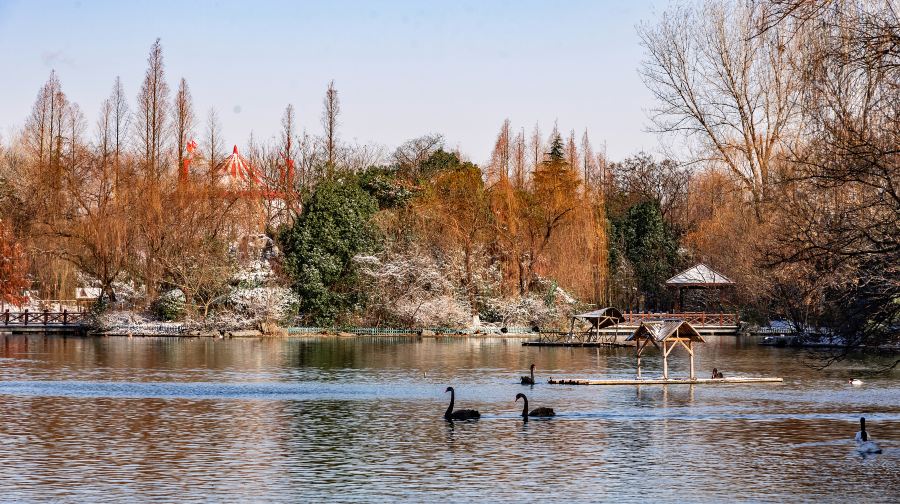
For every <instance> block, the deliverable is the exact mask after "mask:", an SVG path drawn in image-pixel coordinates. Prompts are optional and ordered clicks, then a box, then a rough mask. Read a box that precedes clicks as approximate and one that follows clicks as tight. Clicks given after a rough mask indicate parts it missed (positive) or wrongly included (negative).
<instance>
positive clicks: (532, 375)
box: [531, 366, 534, 381]
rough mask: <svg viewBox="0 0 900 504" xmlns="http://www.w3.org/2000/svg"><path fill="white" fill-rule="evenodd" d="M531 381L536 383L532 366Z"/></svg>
mask: <svg viewBox="0 0 900 504" xmlns="http://www.w3.org/2000/svg"><path fill="white" fill-rule="evenodd" d="M531 381H534V366H531Z"/></svg>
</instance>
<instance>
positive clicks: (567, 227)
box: [0, 0, 900, 344]
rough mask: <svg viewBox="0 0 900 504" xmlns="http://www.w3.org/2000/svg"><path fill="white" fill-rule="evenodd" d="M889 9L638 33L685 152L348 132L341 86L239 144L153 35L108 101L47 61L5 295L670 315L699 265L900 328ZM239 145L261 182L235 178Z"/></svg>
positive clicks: (666, 22)
mask: <svg viewBox="0 0 900 504" xmlns="http://www.w3.org/2000/svg"><path fill="white" fill-rule="evenodd" d="M898 13H900V7H898V3H897V2H896V1H895V0H872V1H813V2H808V1H799V0H797V1H774V0H773V1H756V2H744V1H734V2H732V1H720V0H715V1H706V2H693V3H678V4H675V5H674V6H673V7H671V8H670V9H668V10H667V11H666V12H665V13H664V14H663V15H661V16H659V17H658V19H657V20H654V21H648V22H647V23H645V24H642V25H641V26H639V27H638V31H639V34H640V37H641V40H642V41H643V47H644V49H645V59H644V60H643V61H642V62H640V67H639V70H640V72H641V74H642V76H643V78H644V81H645V83H646V85H647V86H648V88H649V89H650V90H651V91H652V93H653V95H654V96H655V99H656V101H655V105H654V106H655V108H654V110H653V111H652V115H651V117H650V124H651V127H652V128H653V129H654V130H657V131H658V132H659V133H660V135H661V140H662V141H661V144H660V145H661V146H672V148H671V152H669V150H667V149H666V148H664V147H661V148H660V152H669V153H668V155H658V154H657V155H651V154H648V153H643V152H638V153H634V155H632V156H630V157H628V158H626V159H621V160H609V159H607V158H606V156H605V154H604V149H603V148H602V147H601V145H602V144H599V143H594V142H593V141H592V140H591V138H590V137H589V134H588V132H587V131H584V130H575V129H564V128H563V127H562V126H560V125H555V124H554V125H549V127H547V128H546V130H542V128H541V127H540V126H539V125H513V124H510V122H509V121H505V122H503V123H502V124H500V125H498V126H499V128H498V129H499V131H498V134H497V138H496V143H495V148H494V151H493V154H492V156H491V158H490V159H489V160H487V161H485V162H480V163H478V164H476V163H475V162H473V161H472V160H470V159H469V158H468V157H467V156H466V155H465V153H464V152H460V151H458V150H454V149H448V148H447V146H446V145H445V144H444V142H443V139H442V137H441V136H440V135H437V134H425V135H423V136H421V137H419V138H415V139H411V140H409V141H408V142H406V143H404V144H402V145H400V146H397V147H396V148H395V149H392V150H389V149H385V148H382V147H379V146H368V145H358V144H351V143H347V142H345V141H343V139H342V138H341V127H340V126H341V121H340V119H341V107H340V95H339V92H338V89H337V88H336V86H335V83H333V82H332V83H329V84H328V85H327V88H326V89H325V96H324V98H323V110H322V115H321V117H317V118H301V117H296V115H295V113H294V110H293V108H292V107H291V106H290V105H287V106H286V108H285V110H284V114H283V116H282V117H281V126H282V127H281V133H280V134H279V135H278V136H277V137H275V138H269V139H258V138H249V139H242V140H240V141H238V140H237V139H229V140H228V143H227V144H226V139H225V138H223V136H222V134H221V131H220V130H221V128H220V126H219V122H218V119H217V116H216V112H215V110H210V111H208V112H206V113H200V112H198V111H195V110H194V108H193V106H192V98H191V92H190V88H189V86H188V83H187V81H186V80H185V79H184V78H180V79H173V78H172V77H171V76H169V75H167V74H166V72H165V64H164V57H163V47H162V45H161V43H160V41H156V43H154V44H153V45H152V47H151V50H150V54H149V57H148V59H147V70H146V74H145V76H144V79H143V81H142V82H140V83H133V84H131V86H134V87H133V89H129V84H128V83H126V82H123V81H122V80H121V79H119V78H115V79H114V80H112V82H111V92H110V95H109V98H108V99H107V100H106V101H105V102H104V103H103V105H102V107H101V108H100V110H99V111H98V112H97V114H96V115H95V116H94V117H92V118H88V117H86V116H85V114H84V113H83V112H82V111H81V109H80V108H79V106H78V105H77V103H76V102H75V99H76V97H72V96H68V95H67V94H66V92H65V90H64V86H63V82H62V77H61V76H59V75H57V74H56V73H55V72H54V73H51V74H50V76H49V78H48V80H47V82H46V83H45V84H44V85H43V87H41V89H40V90H38V92H37V97H36V100H35V103H34V107H33V110H32V113H31V115H30V116H29V117H28V118H26V120H25V123H24V127H23V128H22V130H21V131H19V132H18V133H17V134H16V135H14V136H11V137H9V138H6V139H4V141H2V142H0V218H2V221H0V233H2V235H3V239H2V243H0V256H2V257H0V259H2V261H0V271H2V276H0V282H2V285H0V290H2V295H3V301H4V302H5V303H14V304H17V303H22V302H23V299H22V294H23V292H24V291H25V290H26V289H27V290H29V291H31V292H36V293H38V294H39V297H41V298H42V299H69V298H71V297H72V295H73V294H72V293H73V291H74V289H75V287H76V286H95V287H99V288H101V289H102V300H103V302H102V303H101V306H105V307H110V306H111V307H116V306H120V307H121V306H127V307H129V308H131V309H136V310H150V311H154V312H155V313H157V314H158V315H159V316H163V317H167V318H183V319H189V320H194V321H207V320H212V319H215V317H217V316H225V314H228V313H232V312H234V311H236V310H237V311H240V310H245V311H250V312H253V311H254V310H256V311H258V310H259V308H258V306H257V305H254V304H253V303H262V304H263V305H265V307H266V310H264V311H266V312H267V313H272V314H274V315H272V316H275V317H277V318H280V319H284V320H282V322H292V323H304V324H326V325H327V324H335V323H337V324H364V325H382V326H384V325H402V326H470V325H472V324H473V323H497V324H504V325H535V324H538V325H554V324H557V323H559V321H560V320H561V319H562V318H564V317H565V316H567V315H568V314H569V313H571V312H572V311H573V310H577V309H583V308H586V307H589V306H591V305H599V306H606V305H613V306H617V307H620V308H622V309H632V310H668V309H671V308H672V301H673V300H672V299H671V293H669V292H666V290H665V288H664V286H663V283H664V281H665V280H666V279H667V278H668V277H670V276H671V275H673V274H674V273H676V272H677V271H678V270H679V269H680V268H683V267H687V266H691V265H693V264H694V263H696V262H701V261H702V262H705V263H707V264H709V265H710V266H712V267H713V268H715V269H717V270H719V271H721V272H722V273H724V274H726V275H728V276H729V277H730V278H731V279H733V280H734V281H735V282H736V288H735V289H734V292H732V293H731V294H730V295H729V296H727V297H726V299H724V300H722V301H721V302H720V301H719V300H708V301H707V308H708V309H711V310H738V311H740V312H741V314H742V316H743V318H744V319H745V320H750V321H764V320H768V319H771V318H784V319H788V320H791V321H793V322H795V323H797V324H798V325H800V326H802V327H810V328H815V327H830V328H835V329H836V330H839V331H840V332H842V333H844V334H847V335H850V336H852V337H853V338H855V340H854V342H855V343H858V344H869V343H876V342H881V341H885V340H888V339H892V338H896V337H897V332H898V326H900V17H898ZM597 50H604V49H603V48H597ZM547 99H548V100H552V97H547ZM273 120H274V119H273ZM435 129H440V125H435ZM232 143H237V144H238V145H240V146H241V152H242V154H243V155H244V156H245V157H246V159H247V161H248V162H249V164H250V165H251V166H253V167H254V168H255V169H256V170H259V172H261V175H262V176H261V177H260V180H257V181H252V180H251V181H249V182H248V181H244V182H242V185H240V184H235V183H234V181H228V180H226V178H227V177H224V175H223V172H222V163H223V161H224V160H225V158H226V156H227V155H228V154H230V149H229V147H230V145H231V144H232ZM259 243H262V244H263V245H261V246H260V245H258V244H259ZM266 244H267V245H266ZM261 251H262V252H261ZM261 263H264V264H261ZM240 289H243V291H242V292H244V293H245V294H246V292H248V289H249V290H250V291H252V292H253V293H255V294H254V295H255V296H256V297H255V298H253V299H251V300H250V301H247V299H244V298H241V295H236V294H235V293H236V292H237V291H239V290H240ZM254 289H255V290H254ZM173 293H174V294H173ZM251 297H253V296H251ZM245 298H246V296H245ZM242 299H243V301H242ZM173 300H174V304H173ZM248 303H249V304H248ZM173 306H174V309H173V308H172V307H173ZM288 319H290V320H288Z"/></svg>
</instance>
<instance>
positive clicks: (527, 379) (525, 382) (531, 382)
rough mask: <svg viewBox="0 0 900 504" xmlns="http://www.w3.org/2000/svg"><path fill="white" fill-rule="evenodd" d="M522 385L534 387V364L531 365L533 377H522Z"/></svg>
mask: <svg viewBox="0 0 900 504" xmlns="http://www.w3.org/2000/svg"><path fill="white" fill-rule="evenodd" d="M522 385H534V364H532V365H531V376H523V377H522Z"/></svg>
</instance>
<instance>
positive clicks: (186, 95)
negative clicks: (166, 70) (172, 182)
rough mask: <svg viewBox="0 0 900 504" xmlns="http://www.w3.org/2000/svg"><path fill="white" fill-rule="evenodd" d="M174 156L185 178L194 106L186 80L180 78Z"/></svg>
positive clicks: (176, 102)
mask: <svg viewBox="0 0 900 504" xmlns="http://www.w3.org/2000/svg"><path fill="white" fill-rule="evenodd" d="M174 112H175V156H176V159H178V170H179V173H180V177H181V178H183V179H184V180H186V179H187V176H188V173H187V166H186V165H185V153H186V151H187V144H188V142H190V141H191V136H192V135H193V130H194V107H193V102H192V100H191V91H190V89H188V85H187V81H186V80H185V79H184V78H182V79H181V81H180V82H179V83H178V92H177V93H175V106H174Z"/></svg>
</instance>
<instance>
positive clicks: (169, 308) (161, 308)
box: [155, 289, 186, 320]
mask: <svg viewBox="0 0 900 504" xmlns="http://www.w3.org/2000/svg"><path fill="white" fill-rule="evenodd" d="M185 303H186V299H185V297H184V292H182V291H181V289H172V290H170V291H166V292H163V293H162V294H161V295H160V296H159V299H157V300H156V304H155V308H156V314H157V315H159V317H160V318H162V319H163V320H178V319H180V318H181V317H182V316H184V309H185Z"/></svg>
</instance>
